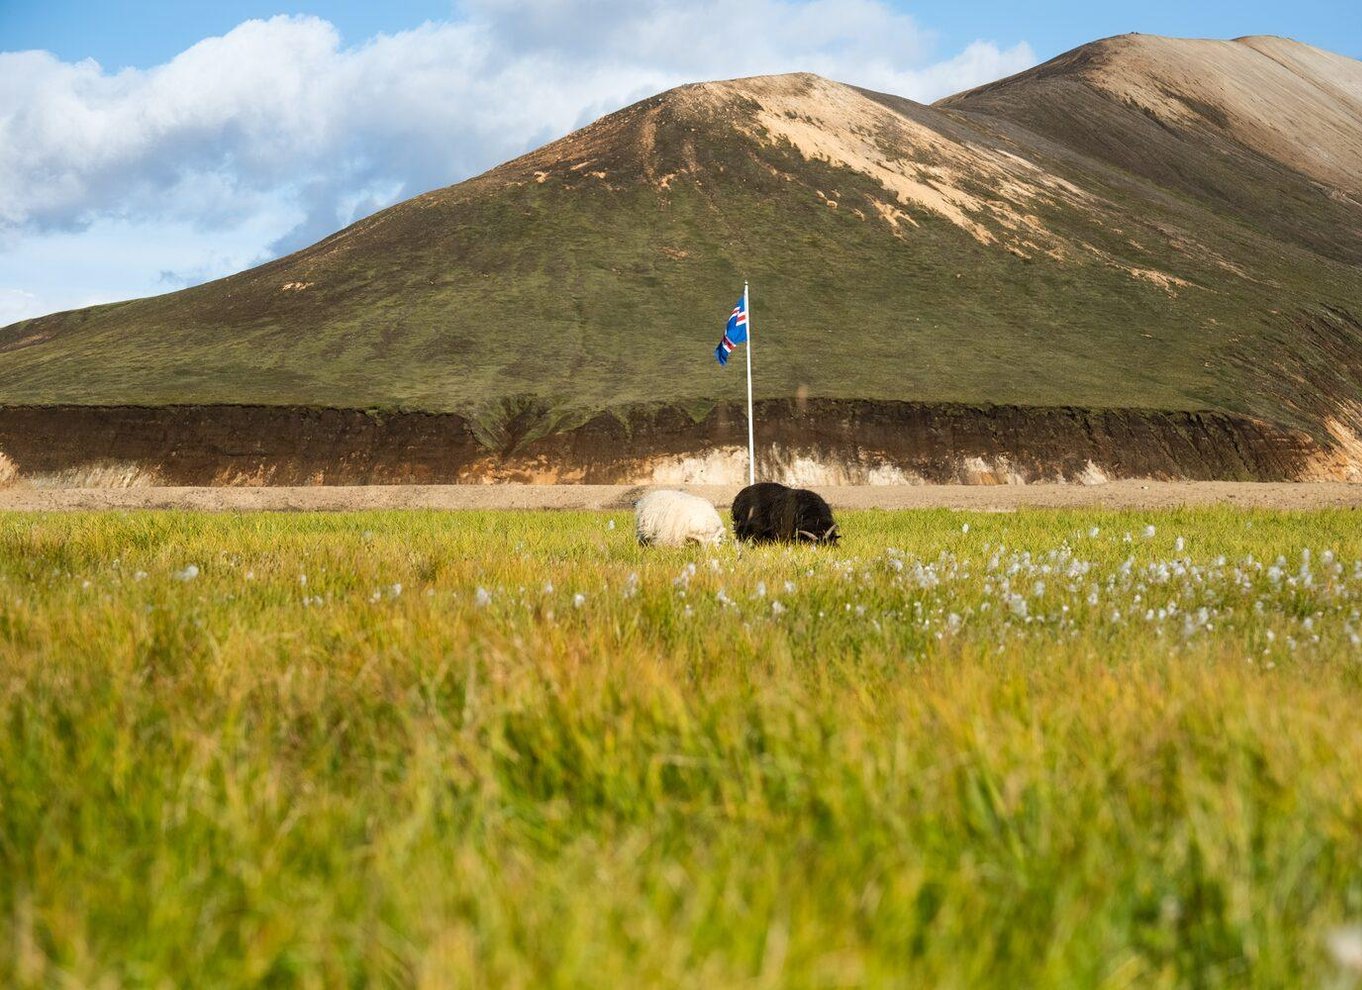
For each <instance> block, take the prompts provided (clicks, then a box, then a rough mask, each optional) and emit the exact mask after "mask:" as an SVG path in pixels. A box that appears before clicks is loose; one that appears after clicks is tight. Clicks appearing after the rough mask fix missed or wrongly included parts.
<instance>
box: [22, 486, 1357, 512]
mask: <svg viewBox="0 0 1362 990" xmlns="http://www.w3.org/2000/svg"><path fill="white" fill-rule="evenodd" d="M679 487H683V488H685V489H686V490H687V491H692V492H694V493H696V494H697V495H702V496H704V497H705V498H708V499H710V500H711V501H713V502H714V503H715V504H716V505H720V506H726V505H728V504H729V503H730V502H731V501H732V499H733V496H734V494H735V493H736V492H737V491H738V486H736V485H684V486H679ZM646 490H647V489H646V488H644V487H634V486H627V485H366V486H356V487H306V488H53V489H38V488H23V487H16V488H9V489H2V490H0V510H15V511H17V510H26V511H34V510H37V511H49V510H71V509H204V510H209V511H215V512H249V511H257V510H266V511H285V512H287V511H294V512H297V511H340V510H351V509H625V508H629V507H630V506H631V505H632V504H633V502H634V500H635V499H636V498H638V496H639V494H640V493H641V492H643V491H646ZM818 490H819V492H820V493H822V494H823V496H824V497H825V498H827V499H828V501H829V502H830V503H831V504H832V506H833V507H834V508H839V509H925V508H952V509H974V510H983V511H988V510H993V511H1008V510H1012V509H1018V508H1023V507H1035V508H1078V507H1085V506H1093V507H1097V506H1101V507H1107V508H1170V507H1174V506H1180V505H1213V504H1222V505H1239V506H1245V507H1253V508H1275V509H1320V508H1328V507H1347V508H1353V507H1362V484H1359V485H1350V484H1342V483H1318V484H1315V483H1312V484H1291V483H1274V484H1250V483H1239V482H1223V481H1192V482H1161V481H1115V482H1111V483H1110V484H1105V485H1091V486H1084V485H998V486H990V485H921V486H918V485H876V486H854V487H853V486H847V487H820V488H819V489H818Z"/></svg>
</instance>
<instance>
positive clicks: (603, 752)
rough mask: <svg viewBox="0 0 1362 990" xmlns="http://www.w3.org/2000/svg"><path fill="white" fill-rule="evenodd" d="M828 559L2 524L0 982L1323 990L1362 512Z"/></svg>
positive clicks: (1038, 526)
mask: <svg viewBox="0 0 1362 990" xmlns="http://www.w3.org/2000/svg"><path fill="white" fill-rule="evenodd" d="M841 522H842V528H843V529H844V530H845V532H846V534H847V536H846V539H845V540H844V542H843V543H842V545H841V546H839V547H837V548H835V549H820V550H814V549H803V548H796V549H791V548H763V549H759V550H747V551H742V552H739V551H737V550H736V549H734V548H732V547H724V548H721V549H720V550H718V551H712V550H702V549H690V550H644V549H641V548H639V547H638V546H636V545H635V543H634V541H633V539H632V533H631V531H630V526H631V520H630V517H629V516H628V514H627V513H614V514H600V513H531V512H525V513H514V512H504V513H433V512H432V513H364V514H343V515H301V514H300V515H246V516H229V515H200V514H190V513H134V514H121V513H120V514H102V515H95V514H88V515H86V514H74V515H28V514H11V515H5V516H0V984H3V985H5V986H79V987H88V986H110V987H116V986H190V985H194V986H235V985H300V986H338V985H351V986H363V985H422V986H431V987H445V986H454V987H458V986H489V987H547V986H593V987H594V986H621V987H622V986H685V987H718V986H749V987H775V986H796V987H800V986H858V985H865V986H905V987H909V986H911V987H923V986H932V987H965V986H999V987H1001V986H1015V987H1022V986H1028V987H1032V986H1055V987H1096V986H1113V987H1115V986H1136V987H1150V986H1154V987H1158V986H1189V987H1191V986H1207V987H1214V986H1236V987H1238V986H1256V987H1301V986H1319V985H1327V984H1330V983H1331V982H1332V981H1336V980H1344V981H1346V977H1347V974H1346V973H1344V972H1342V971H1340V969H1339V968H1338V963H1337V961H1336V960H1335V959H1334V958H1333V956H1332V955H1331V953H1330V950H1329V948H1328V943H1329V939H1330V936H1331V935H1333V936H1334V937H1335V940H1336V941H1337V940H1338V938H1339V937H1340V935H1339V933H1340V932H1341V933H1342V936H1341V937H1342V939H1343V941H1344V942H1345V943H1346V942H1348V941H1349V940H1350V939H1351V940H1353V941H1356V939H1357V937H1358V933H1357V931H1356V930H1355V929H1354V928H1353V927H1352V926H1355V925H1356V924H1357V923H1358V922H1359V921H1362V783H1360V782H1359V777H1358V768H1359V767H1362V732H1359V731H1358V728H1357V718H1358V715H1357V713H1358V712H1359V710H1362V677H1360V676H1359V671H1360V670H1362V666H1359V665H1360V664H1362V645H1358V644H1359V643H1362V639H1359V636H1360V635H1362V618H1360V617H1359V608H1360V607H1362V602H1359V595H1362V563H1358V561H1362V516H1360V515H1358V514H1356V513H1351V512H1321V513H1312V514H1286V513H1276V514H1272V513H1246V512H1235V511H1228V510H1196V511H1176V512H1164V513H1131V512H1121V513H1117V512H1029V513H1020V514H1015V515H1003V514H997V515H993V514H961V513H951V512H944V511H937V512H903V513H887V512H860V513H847V514H845V515H844V517H843V518H842V520H841ZM1150 526H1152V527H1154V529H1153V532H1152V534H1151V533H1150V532H1149V531H1148V529H1147V527H1150ZM1179 538H1181V543H1179ZM1307 550H1308V551H1309V557H1308V559H1306V558H1305V557H1304V552H1305V551H1307ZM1250 555H1251V557H1252V561H1251V562H1249V561H1248V560H1247V558H1249V557H1250ZM1279 556H1280V557H1281V558H1283V559H1282V560H1281V561H1280V562H1279V561H1278V559H1277V558H1278V557H1279ZM189 565H193V566H194V568H197V572H198V573H197V575H195V576H192V577H191V576H190V571H189ZM1040 584H1043V589H1042V588H1040V587H1038V585H1040ZM777 603H779V604H778V605H777ZM1203 610H1204V611H1203ZM1147 613H1150V614H1149V617H1146V615H1147Z"/></svg>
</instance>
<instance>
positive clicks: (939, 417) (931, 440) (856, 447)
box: [0, 400, 1326, 487]
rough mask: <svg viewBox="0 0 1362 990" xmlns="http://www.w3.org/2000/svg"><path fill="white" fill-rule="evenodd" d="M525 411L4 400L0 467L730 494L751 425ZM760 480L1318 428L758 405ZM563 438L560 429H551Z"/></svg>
mask: <svg viewBox="0 0 1362 990" xmlns="http://www.w3.org/2000/svg"><path fill="white" fill-rule="evenodd" d="M547 416H548V413H547V412H546V411H544V410H542V409H537V408H535V407H532V406H531V407H525V408H522V409H520V410H519V411H516V412H515V413H514V415H508V417H507V418H506V419H505V420H504V421H502V422H500V423H498V424H496V425H495V428H492V429H489V428H488V426H487V424H486V423H482V424H474V423H472V422H470V421H469V420H467V419H465V418H463V417H460V416H456V415H438V414H429V413H382V414H379V413H370V412H365V411H361V410H346V409H310V408H296V407H268V406H166V407H157V408H142V407H130V406H119V407H89V406H46V407H25V406H7V407H0V466H2V465H6V464H8V465H9V467H8V468H7V470H8V471H9V472H10V473H11V475H12V476H15V477H16V478H17V480H18V481H19V482H20V483H24V482H25V481H27V482H28V483H29V484H30V485H37V486H42V485H49V486H67V487H82V486H90V485H94V486H102V485H115V486H117V485H129V484H142V485H146V484H151V485H196V486H197V485H374V484H450V483H461V484H468V483H485V482H508V481H509V482H522V483H541V484H542V483H564V482H567V483H586V484H655V483H691V484H734V483H738V482H740V481H742V480H744V478H745V476H746V457H745V448H746V440H747V436H746V431H747V425H746V418H745V415H744V414H743V411H742V409H741V407H731V406H718V407H714V408H712V409H711V410H710V411H709V412H708V414H706V415H704V416H702V417H700V418H698V419H697V418H695V417H693V416H692V415H690V414H688V413H687V412H686V411H684V410H681V409H678V408H675V407H670V406H666V407H658V408H635V409H631V410H626V411H622V412H611V413H602V414H599V415H597V416H594V417H592V418H590V419H587V420H586V421H585V422H583V423H581V424H580V425H578V426H576V427H575V428H570V429H561V424H559V428H557V429H556V430H555V424H553V423H551V422H549V421H548V419H547V418H546V417H547ZM756 420H757V430H756V435H757V448H758V474H759V475H760V476H762V477H765V478H783V479H786V480H788V481H791V482H797V483H805V484H850V485H857V484H867V483H870V484H894V483H897V484H922V483H935V484H945V483H957V484H958V483H964V484H971V483H972V484H990V483H993V484H996V483H1026V482H1037V481H1073V482H1083V483H1090V482H1100V481H1104V480H1109V479H1116V478H1163V479H1203V480H1227V481H1290V480H1297V479H1301V478H1305V477H1314V478H1321V473H1320V471H1319V469H1318V464H1319V463H1320V462H1321V460H1322V459H1323V455H1324V454H1325V453H1326V452H1324V451H1322V450H1321V448H1319V447H1318V446H1317V445H1316V444H1315V442H1314V441H1313V440H1311V439H1310V438H1309V437H1308V436H1307V435H1306V434H1304V433H1300V432H1294V431H1289V430H1285V429H1280V428H1276V427H1273V426H1271V425H1268V424H1265V423H1262V422H1258V421H1255V420H1250V419H1247V418H1240V417H1233V416H1228V415H1224V414H1221V413H1213V412H1158V411H1147V410H1122V409H1108V410H1089V409H1076V408H1024V407H1017V406H990V407H971V406H963V405H926V404H918V403H906V402H859V401H834V400H809V401H802V402H801V401H794V400H790V401H784V400H782V401H770V402H760V403H758V404H757V413H756ZM550 431H552V432H550Z"/></svg>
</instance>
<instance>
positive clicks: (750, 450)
mask: <svg viewBox="0 0 1362 990" xmlns="http://www.w3.org/2000/svg"><path fill="white" fill-rule="evenodd" d="M742 308H743V312H744V313H746V314H747V483H748V484H749V485H753V484H756V481H757V445H756V440H755V436H756V435H755V433H754V431H753V429H752V306H751V304H750V303H749V302H748V301H747V280H746V279H744V280H743V283H742Z"/></svg>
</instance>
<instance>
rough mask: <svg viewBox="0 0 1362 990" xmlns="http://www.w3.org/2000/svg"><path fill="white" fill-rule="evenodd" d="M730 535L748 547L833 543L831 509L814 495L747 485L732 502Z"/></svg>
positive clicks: (764, 484)
mask: <svg viewBox="0 0 1362 990" xmlns="http://www.w3.org/2000/svg"><path fill="white" fill-rule="evenodd" d="M733 532H734V534H735V535H736V536H737V537H738V539H740V540H746V541H748V542H751V543H836V542H837V541H838V540H839V539H841V534H840V533H838V532H837V523H836V522H834V521H833V518H832V509H830V508H829V507H828V503H827V502H825V501H823V499H822V497H821V496H820V495H818V494H817V493H816V492H811V491H809V490H808V489H806V488H787V487H786V486H785V485H780V484H777V483H776V482H774V481H762V482H758V483H757V484H755V485H748V486H747V487H746V488H744V489H743V490H742V491H740V492H738V497H737V498H735V499H734V500H733Z"/></svg>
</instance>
